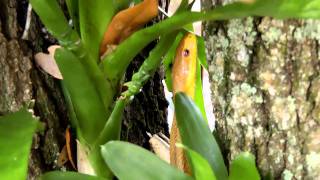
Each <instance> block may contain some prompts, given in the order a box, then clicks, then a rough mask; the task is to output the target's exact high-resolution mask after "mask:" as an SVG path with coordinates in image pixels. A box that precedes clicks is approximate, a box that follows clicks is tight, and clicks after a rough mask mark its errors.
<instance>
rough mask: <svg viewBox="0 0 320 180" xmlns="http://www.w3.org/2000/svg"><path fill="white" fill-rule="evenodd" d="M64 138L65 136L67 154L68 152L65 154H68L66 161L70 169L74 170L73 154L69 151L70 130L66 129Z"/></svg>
mask: <svg viewBox="0 0 320 180" xmlns="http://www.w3.org/2000/svg"><path fill="white" fill-rule="evenodd" d="M65 136H66V147H67V152H68V153H67V154H68V159H69V161H70V163H71V165H72V167H73V168H74V169H77V167H76V165H75V163H74V162H73V154H72V150H71V134H70V129H69V128H67V129H66V134H65Z"/></svg>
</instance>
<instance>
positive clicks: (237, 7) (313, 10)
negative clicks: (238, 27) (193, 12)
mask: <svg viewBox="0 0 320 180" xmlns="http://www.w3.org/2000/svg"><path fill="white" fill-rule="evenodd" d="M319 10H320V1H319V0H256V1H253V3H249V2H248V3H243V2H237V3H233V4H230V5H226V6H224V7H219V8H217V9H216V10H215V12H212V13H210V14H211V15H215V16H217V17H219V19H220V18H221V19H230V18H242V17H247V16H271V17H274V18H277V19H288V18H315V19H319V18H320V12H319ZM219 14H220V15H219Z"/></svg>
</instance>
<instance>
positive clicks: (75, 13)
mask: <svg viewBox="0 0 320 180" xmlns="http://www.w3.org/2000/svg"><path fill="white" fill-rule="evenodd" d="M66 4H67V8H68V12H69V15H70V17H71V19H72V24H73V26H74V28H75V29H76V30H77V32H78V34H80V33H79V31H80V29H79V1H78V0H66Z"/></svg>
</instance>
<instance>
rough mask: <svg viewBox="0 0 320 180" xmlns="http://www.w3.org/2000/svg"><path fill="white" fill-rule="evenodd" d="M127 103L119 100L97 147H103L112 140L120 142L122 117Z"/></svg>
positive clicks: (98, 139)
mask: <svg viewBox="0 0 320 180" xmlns="http://www.w3.org/2000/svg"><path fill="white" fill-rule="evenodd" d="M125 105H126V101H125V100H124V99H119V100H117V102H116V105H115V106H114V108H113V111H112V113H111V115H110V117H109V119H108V121H107V123H106V124H105V126H104V128H103V130H102V131H101V133H100V135H99V136H98V138H97V141H96V143H95V144H96V145H97V146H98V145H102V144H105V143H106V142H108V141H110V140H120V133H121V125H122V117H123V112H124V108H125Z"/></svg>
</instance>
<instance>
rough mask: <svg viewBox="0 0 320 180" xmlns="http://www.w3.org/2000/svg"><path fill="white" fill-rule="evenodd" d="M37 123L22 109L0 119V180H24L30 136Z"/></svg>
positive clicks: (30, 141) (30, 142)
mask: <svg viewBox="0 0 320 180" xmlns="http://www.w3.org/2000/svg"><path fill="white" fill-rule="evenodd" d="M37 126H38V121H37V120H36V119H34V118H33V117H32V114H31V113H30V112H28V111H27V109H25V108H23V109H21V110H20V111H18V112H16V113H13V114H9V115H6V116H1V117H0V167H1V168H0V179H26V178H27V167H28V158H29V153H30V148H31V144H32V136H33V134H34V133H35V131H36V129H37Z"/></svg>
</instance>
